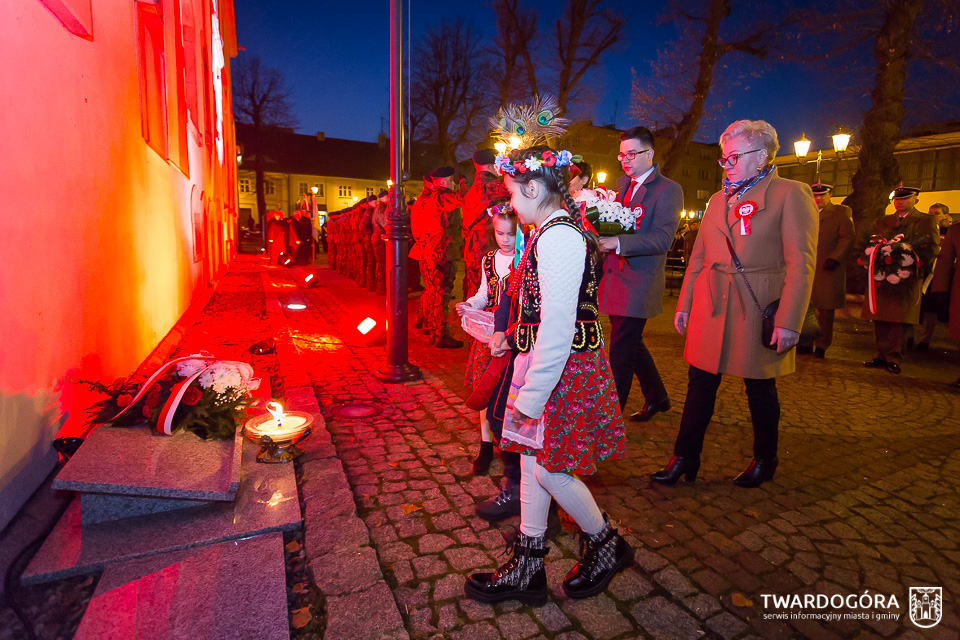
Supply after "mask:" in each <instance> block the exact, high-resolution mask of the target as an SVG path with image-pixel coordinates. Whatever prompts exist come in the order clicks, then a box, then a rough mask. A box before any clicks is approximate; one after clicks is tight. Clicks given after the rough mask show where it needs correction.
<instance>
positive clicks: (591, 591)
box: [563, 514, 633, 600]
mask: <svg viewBox="0 0 960 640" xmlns="http://www.w3.org/2000/svg"><path fill="white" fill-rule="evenodd" d="M603 522H604V525H603V529H601V530H600V533H598V534H596V535H593V536H589V535H587V534H585V533H583V532H582V531H581V532H580V562H579V563H578V564H577V566H575V567H574V568H573V569H571V570H570V573H568V574H567V577H566V578H564V579H563V590H564V592H565V593H566V594H567V595H568V596H570V597H571V598H573V599H575V600H578V599H580V598H589V597H590V596H595V595H597V594H598V593H600V592H601V591H603V590H604V589H606V588H607V585H608V584H610V581H611V580H612V579H613V576H615V575H617V574H618V573H619V572H620V571H623V569H625V568H626V567H627V566H628V565H629V564H630V563H631V562H633V548H632V547H631V546H630V545H629V544H627V541H626V540H624V539H623V538H622V537H620V534H618V533H617V530H616V529H614V528H613V527H611V526H610V520H609V519H608V518H607V516H606V514H604V516H603Z"/></svg>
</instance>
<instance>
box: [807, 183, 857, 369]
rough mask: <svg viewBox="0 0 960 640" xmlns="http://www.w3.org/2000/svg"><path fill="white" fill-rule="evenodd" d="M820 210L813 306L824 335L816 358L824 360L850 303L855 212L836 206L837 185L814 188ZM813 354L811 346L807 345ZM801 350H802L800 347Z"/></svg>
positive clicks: (814, 345) (820, 338)
mask: <svg viewBox="0 0 960 640" xmlns="http://www.w3.org/2000/svg"><path fill="white" fill-rule="evenodd" d="M810 189H811V191H813V199H814V201H815V202H816V203H817V207H818V208H819V209H820V234H819V236H818V239H817V270H816V273H815V274H814V276H813V293H812V294H811V295H810V304H811V305H813V308H814V309H816V310H817V320H818V321H819V323H820V332H821V336H820V337H819V338H818V339H817V341H816V342H815V343H814V344H813V345H812V348H813V355H814V356H815V357H817V358H823V357H824V355H825V354H826V352H827V349H828V348H830V343H831V342H832V341H833V319H834V316H835V315H836V310H837V309H843V308H844V307H845V306H846V304H847V263H846V254H847V251H849V249H850V245H851V244H852V243H853V238H854V231H853V213H852V212H851V211H850V207H846V206H844V205H842V204H832V203H831V202H830V195H831V193H832V192H833V185H830V184H823V183H821V182H817V183H816V184H813V185H811V186H810ZM804 346H805V347H806V353H809V350H810V348H811V345H804ZM797 349H798V351H799V349H800V347H799V346H798V347H797Z"/></svg>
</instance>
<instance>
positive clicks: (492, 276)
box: [480, 250, 509, 311]
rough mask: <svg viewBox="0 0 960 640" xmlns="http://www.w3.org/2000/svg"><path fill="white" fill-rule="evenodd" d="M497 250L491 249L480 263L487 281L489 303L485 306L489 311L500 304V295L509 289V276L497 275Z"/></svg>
mask: <svg viewBox="0 0 960 640" xmlns="http://www.w3.org/2000/svg"><path fill="white" fill-rule="evenodd" d="M496 254H497V252H496V250H494V251H490V252H489V253H487V255H485V256H483V259H482V260H481V261H480V265H481V267H482V269H483V278H484V281H485V282H486V283H487V304H486V307H484V308H485V309H486V310H487V311H493V310H494V309H496V308H497V306H498V305H499V304H500V296H502V295H503V292H504V291H506V290H507V285H508V284H509V276H506V277H503V278H501V277H500V276H498V275H497V269H496V267H495V266H494V259H495V256H496Z"/></svg>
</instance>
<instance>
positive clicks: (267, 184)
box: [263, 180, 277, 196]
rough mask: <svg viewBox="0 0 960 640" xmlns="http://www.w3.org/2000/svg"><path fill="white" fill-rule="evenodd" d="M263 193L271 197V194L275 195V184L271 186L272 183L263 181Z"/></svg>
mask: <svg viewBox="0 0 960 640" xmlns="http://www.w3.org/2000/svg"><path fill="white" fill-rule="evenodd" d="M263 192H264V193H266V194H267V195H268V196H272V195H273V194H275V193H276V192H277V187H276V185H275V184H273V182H272V181H270V180H264V181H263Z"/></svg>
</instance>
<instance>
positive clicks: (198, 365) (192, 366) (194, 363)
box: [177, 360, 207, 378]
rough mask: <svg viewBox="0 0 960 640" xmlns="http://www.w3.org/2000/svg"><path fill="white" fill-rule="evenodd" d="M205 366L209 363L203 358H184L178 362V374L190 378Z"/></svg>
mask: <svg viewBox="0 0 960 640" xmlns="http://www.w3.org/2000/svg"><path fill="white" fill-rule="evenodd" d="M205 366H207V363H206V362H204V361H203V360H184V361H183V362H178V363H177V374H179V375H180V376H181V377H183V378H189V377H190V376H192V375H193V374H195V373H196V372H197V371H200V369H203V368H204V367H205Z"/></svg>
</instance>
